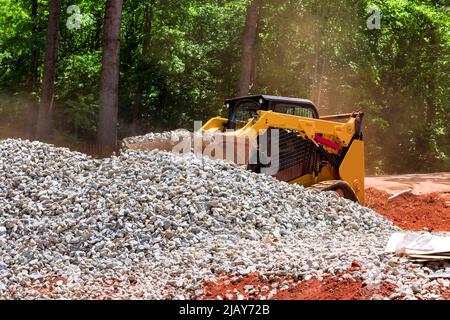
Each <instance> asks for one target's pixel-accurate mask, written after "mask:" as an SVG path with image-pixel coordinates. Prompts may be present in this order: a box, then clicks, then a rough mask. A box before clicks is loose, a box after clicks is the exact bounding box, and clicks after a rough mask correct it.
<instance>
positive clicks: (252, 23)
mask: <svg viewBox="0 0 450 320" xmlns="http://www.w3.org/2000/svg"><path fill="white" fill-rule="evenodd" d="M257 1H258V0H252V1H251V2H250V3H249V4H248V6H247V15H246V18H245V29H244V34H243V36H242V66H241V75H240V78H239V84H238V89H239V96H245V95H248V93H249V90H250V84H251V81H252V70H253V65H254V52H253V51H254V50H253V48H254V45H255V41H256V37H257V31H258V20H259V4H258V3H257Z"/></svg>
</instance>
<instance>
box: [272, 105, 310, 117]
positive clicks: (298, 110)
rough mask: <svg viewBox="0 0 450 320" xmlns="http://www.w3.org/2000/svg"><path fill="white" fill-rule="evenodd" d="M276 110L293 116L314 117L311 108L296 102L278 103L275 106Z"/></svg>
mask: <svg viewBox="0 0 450 320" xmlns="http://www.w3.org/2000/svg"><path fill="white" fill-rule="evenodd" d="M273 111H274V112H278V113H285V114H290V115H293V116H299V117H305V118H314V114H313V111H312V110H311V109H308V108H305V107H301V106H297V105H294V104H287V103H277V104H276V105H275V107H274V108H273Z"/></svg>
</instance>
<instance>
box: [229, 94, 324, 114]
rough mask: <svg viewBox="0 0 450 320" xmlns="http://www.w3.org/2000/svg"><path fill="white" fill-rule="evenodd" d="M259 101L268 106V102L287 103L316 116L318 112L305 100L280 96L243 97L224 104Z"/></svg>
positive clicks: (311, 103) (312, 104) (310, 102)
mask: <svg viewBox="0 0 450 320" xmlns="http://www.w3.org/2000/svg"><path fill="white" fill-rule="evenodd" d="M260 99H263V100H264V102H265V103H263V104H270V102H281V103H289V104H295V105H298V106H301V107H304V108H309V109H312V110H314V113H315V114H316V115H318V111H317V108H316V106H315V105H314V103H313V102H312V101H310V100H307V99H299V98H290V97H280V96H271V95H253V96H243V97H236V98H232V99H227V100H225V103H229V104H230V105H234V104H235V103H236V102H238V101H240V100H254V101H258V102H259V100H260Z"/></svg>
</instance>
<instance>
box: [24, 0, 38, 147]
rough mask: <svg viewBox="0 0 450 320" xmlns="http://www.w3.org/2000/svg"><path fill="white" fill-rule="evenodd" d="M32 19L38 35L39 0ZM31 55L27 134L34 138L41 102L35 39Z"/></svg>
mask: <svg viewBox="0 0 450 320" xmlns="http://www.w3.org/2000/svg"><path fill="white" fill-rule="evenodd" d="M31 19H32V23H33V34H34V37H37V36H38V31H39V30H38V29H39V28H38V25H39V24H38V21H37V20H38V0H32V1H31ZM30 56H31V78H30V90H31V92H33V96H32V97H31V98H30V99H29V101H28V102H27V113H26V118H25V122H24V124H25V130H24V131H25V134H26V136H27V138H28V139H33V138H34V136H35V134H36V121H37V116H38V112H39V104H38V101H37V99H36V96H35V95H34V94H35V92H36V91H37V86H38V82H39V75H38V67H39V45H38V44H37V41H33V45H32V48H31V52H30Z"/></svg>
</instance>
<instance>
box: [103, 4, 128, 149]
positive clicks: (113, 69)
mask: <svg viewBox="0 0 450 320" xmlns="http://www.w3.org/2000/svg"><path fill="white" fill-rule="evenodd" d="M121 17H122V0H107V1H106V10H105V22H104V31H103V59H102V75H101V83H100V112H99V121H98V128H97V143H98V144H99V145H102V146H105V147H108V148H115V147H116V143H117V114H118V111H119V66H120V23H121Z"/></svg>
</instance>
